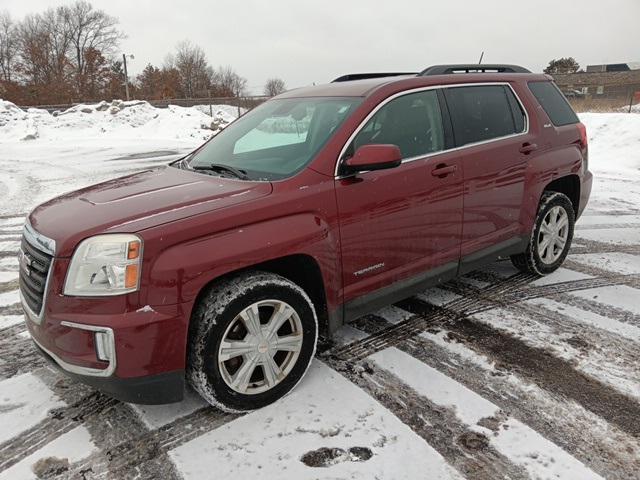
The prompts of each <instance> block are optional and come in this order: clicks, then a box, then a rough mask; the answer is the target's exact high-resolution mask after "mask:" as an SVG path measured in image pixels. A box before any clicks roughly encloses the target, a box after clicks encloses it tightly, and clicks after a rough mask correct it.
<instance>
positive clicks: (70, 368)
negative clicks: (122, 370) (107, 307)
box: [31, 322, 116, 377]
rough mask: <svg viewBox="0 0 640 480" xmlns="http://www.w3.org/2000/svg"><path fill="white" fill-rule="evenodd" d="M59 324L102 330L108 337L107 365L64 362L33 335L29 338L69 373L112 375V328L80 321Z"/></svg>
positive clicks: (114, 357) (99, 375)
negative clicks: (88, 365)
mask: <svg viewBox="0 0 640 480" xmlns="http://www.w3.org/2000/svg"><path fill="white" fill-rule="evenodd" d="M60 325H63V326H65V327H71V328H78V329H81V330H89V331H91V332H102V333H104V334H106V336H107V339H108V344H107V346H108V352H107V354H108V355H109V357H110V358H109V365H108V366H107V368H105V369H99V368H90V367H82V366H80V365H74V364H73V363H69V362H65V361H64V360H62V359H61V358H60V357H58V356H57V355H56V354H55V353H53V352H52V351H50V350H48V349H46V348H45V347H43V346H42V345H41V344H40V342H38V341H37V340H36V339H35V338H33V336H32V337H31V338H32V340H33V341H34V342H35V343H36V345H38V347H40V348H41V349H42V350H43V351H44V352H45V353H46V354H47V355H49V356H50V357H51V358H52V359H53V360H54V361H55V362H56V363H57V364H58V365H59V366H60V368H62V369H63V370H65V371H67V372H69V373H74V374H77V375H87V376H90V377H110V376H111V375H113V372H115V370H116V344H115V337H114V335H113V330H112V329H110V328H108V327H96V326H93V325H84V324H81V323H74V322H60Z"/></svg>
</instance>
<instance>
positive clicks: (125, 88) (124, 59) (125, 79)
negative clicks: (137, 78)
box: [122, 53, 129, 102]
mask: <svg viewBox="0 0 640 480" xmlns="http://www.w3.org/2000/svg"><path fill="white" fill-rule="evenodd" d="M122 61H123V62H124V90H125V92H127V102H128V101H129V75H127V56H126V55H125V54H124V53H123V54H122Z"/></svg>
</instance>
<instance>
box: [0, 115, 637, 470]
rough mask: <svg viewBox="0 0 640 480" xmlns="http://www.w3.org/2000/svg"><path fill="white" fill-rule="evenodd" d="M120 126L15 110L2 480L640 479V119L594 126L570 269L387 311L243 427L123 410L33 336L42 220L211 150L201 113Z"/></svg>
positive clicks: (8, 176) (203, 410)
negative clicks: (25, 304)
mask: <svg viewBox="0 0 640 480" xmlns="http://www.w3.org/2000/svg"><path fill="white" fill-rule="evenodd" d="M116 107H117V108H121V106H120V107H118V106H116ZM2 108H5V110H6V112H4V113H3V111H2ZM83 108H85V109H87V110H91V112H90V113H87V112H83V111H82V109H83ZM111 108H113V106H112V105H108V106H107V108H106V109H105V108H104V106H94V107H87V106H83V107H79V108H76V109H75V110H74V111H72V112H69V113H66V114H64V115H61V116H60V115H59V116H58V117H52V116H48V117H47V116H46V115H48V114H46V115H45V114H44V113H42V112H35V113H27V114H24V113H20V112H18V111H14V110H13V109H12V108H11V106H9V107H7V105H6V103H4V104H2V103H0V198H2V203H1V204H0V426H1V427H2V428H0V478H7V479H12V480H13V479H21V478H37V477H38V476H40V477H42V478H86V479H89V478H98V477H107V478H118V479H119V478H144V479H147V478H163V479H173V478H184V479H196V478H197V479H200V478H230V477H231V475H235V476H236V478H250V477H253V476H256V475H259V476H260V477H262V478H280V479H302V478H305V479H306V478H314V479H315V478H321V479H343V478H354V479H376V478H377V479H394V480H396V479H418V478H429V479H460V478H468V479H487V480H488V479H491V480H493V479H507V478H509V479H525V478H532V479H576V480H584V479H596V478H608V479H633V478H640V475H639V474H638V472H640V115H635V114H583V115H581V118H582V120H583V121H584V122H585V123H586V125H587V128H588V131H589V138H590V143H589V148H590V162H591V163H590V166H591V169H592V170H593V172H594V175H595V183H594V190H593V194H592V198H591V202H590V204H589V206H588V208H587V211H586V212H585V215H584V216H583V217H582V218H581V219H580V221H579V223H578V225H577V228H576V238H575V241H574V246H573V249H572V252H571V254H570V256H569V257H568V259H567V262H566V264H565V267H564V268H562V269H560V270H559V271H558V272H556V273H554V274H553V275H551V276H549V277H545V278H543V279H532V278H530V277H528V276H526V275H522V274H517V273H516V271H515V270H514V269H513V268H512V267H511V265H510V264H509V263H508V262H496V263H495V264H494V265H492V266H490V267H488V268H485V269H483V270H481V271H477V272H473V273H471V274H469V275H467V276H466V277H464V278H462V279H460V280H458V281H454V282H450V283H448V284H446V285H444V286H442V287H441V288H435V289H431V290H429V291H426V292H424V293H422V294H420V295H417V296H415V297H413V298H411V299H408V300H406V301H403V302H400V303H399V304H397V305H394V306H390V307H387V308H384V309H382V310H380V311H379V312H377V313H376V314H375V315H369V316H367V317H364V318H362V319H360V320H358V321H357V322H355V323H353V324H351V325H348V326H345V327H344V328H342V329H341V331H340V332H339V333H338V335H337V338H336V339H335V342H334V343H333V344H331V345H323V348H322V349H321V350H322V351H321V353H319V355H318V358H317V359H316V360H315V361H314V365H313V366H312V368H311V369H310V371H309V374H308V375H307V377H306V378H305V379H304V380H303V382H302V383H301V384H300V386H299V387H298V388H297V389H296V390H295V391H294V392H293V393H292V394H291V395H289V396H288V397H286V398H285V399H284V400H282V401H280V402H278V403H276V404H274V405H272V406H270V407H267V408H265V409H262V410H260V411H257V412H253V413H250V414H247V415H230V414H225V413H222V412H219V411H217V410H215V409H213V408H208V407H207V406H206V405H205V404H204V403H203V402H202V401H201V400H200V399H199V398H198V397H197V396H196V395H195V394H192V393H190V394H189V395H188V396H187V398H186V399H185V400H184V401H183V402H181V403H179V404H174V405H168V406H142V405H127V404H121V403H119V402H116V401H113V400H111V399H109V398H108V397H106V396H104V395H102V394H99V393H96V392H95V391H93V390H92V389H90V388H88V387H85V386H82V385H79V384H76V383H74V382H72V381H70V380H68V379H66V378H65V377H63V376H61V375H59V374H58V373H56V372H54V371H52V370H50V369H49V368H48V367H46V366H45V364H44V362H43V361H42V359H41V358H40V357H39V356H38V354H37V353H36V352H35V350H34V348H33V346H32V343H31V341H30V340H29V338H28V336H27V335H25V327H24V326H23V320H22V316H21V310H20V306H19V303H18V294H17V276H18V274H17V269H18V266H17V261H16V256H15V255H16V251H17V249H18V244H19V240H20V231H21V225H22V222H23V221H24V216H25V214H26V213H27V212H28V211H29V210H30V209H31V208H33V206H35V205H36V204H38V203H40V202H42V201H44V200H46V199H48V198H51V197H52V196H55V195H58V194H60V193H62V192H65V191H68V190H71V189H75V188H79V187H82V186H85V185H89V184H92V183H95V182H98V181H102V180H105V179H107V178H112V177H115V176H119V175H123V174H126V173H130V172H134V171H137V170H141V169H144V168H148V167H151V166H156V165H161V164H163V163H166V162H168V161H170V160H171V159H174V158H177V157H178V156H179V155H182V154H184V153H185V152H188V151H190V150H191V149H193V148H194V147H195V146H197V145H198V144H199V143H200V142H201V141H202V140H203V138H205V137H207V136H208V135H211V134H212V133H213V130H211V129H210V125H209V127H206V128H202V122H203V121H204V119H208V121H209V122H211V120H212V119H211V117H209V116H208V115H204V114H201V112H199V111H197V109H180V108H179V107H175V108H174V109H166V110H160V111H156V112H154V110H156V109H150V108H149V107H148V106H146V105H144V104H139V105H133V104H132V105H128V106H125V108H123V109H122V108H121V109H120V111H118V112H116V113H113V114H112V113H109V109H111ZM229 113H230V112H229V111H227V114H229ZM123 114H124V115H123ZM200 115H203V116H202V117H201V116H200ZM221 116H222V114H221ZM228 120H231V118H229V117H228V116H227V117H226V120H225V121H228ZM31 134H33V135H32V137H33V139H31V140H22V139H23V138H26V137H28V136H29V135H31ZM29 138H31V137H29Z"/></svg>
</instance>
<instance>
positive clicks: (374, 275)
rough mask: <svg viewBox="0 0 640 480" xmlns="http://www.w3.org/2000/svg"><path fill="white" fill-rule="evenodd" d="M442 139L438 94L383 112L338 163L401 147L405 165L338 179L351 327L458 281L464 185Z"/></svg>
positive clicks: (401, 100)
mask: <svg viewBox="0 0 640 480" xmlns="http://www.w3.org/2000/svg"><path fill="white" fill-rule="evenodd" d="M444 131H445V130H444V128H443V122H442V115H441V110H440V104H439V100H438V94H437V91H436V90H425V91H420V92H414V93H408V94H406V95H402V96H400V97H397V98H395V99H392V100H390V101H388V102H387V103H385V104H384V105H383V106H382V107H379V109H378V110H377V111H376V113H375V114H374V115H373V116H372V117H371V118H370V119H369V120H368V121H367V123H366V124H365V125H364V126H363V127H362V128H361V129H360V130H359V132H358V134H357V135H356V136H355V138H354V139H353V141H352V143H351V144H350V145H349V146H348V147H347V149H346V153H345V155H344V156H343V158H342V159H340V161H344V160H345V159H346V158H348V157H349V156H351V155H353V154H354V152H355V150H356V149H357V148H358V147H359V146H362V145H366V144H393V145H397V146H398V147H399V148H400V150H401V152H402V157H403V161H402V163H401V165H400V166H398V167H396V168H391V169H387V170H377V171H369V172H362V173H359V174H356V175H352V176H348V177H340V176H339V177H338V178H337V179H336V195H337V202H338V210H339V218H340V238H341V247H342V270H343V285H344V291H343V296H344V300H343V301H344V303H345V314H346V317H347V319H349V318H354V317H357V316H359V315H362V314H364V313H367V312H368V311H372V309H373V308H374V307H375V308H377V307H379V306H382V305H385V304H386V303H388V302H389V301H395V300H397V299H399V298H402V296H401V294H402V293H403V289H411V288H415V287H419V285H420V284H421V283H422V282H423V281H424V280H426V279H429V278H431V277H437V276H438V275H440V278H443V279H444V278H450V277H451V276H452V275H455V273H456V271H457V267H458V259H459V255H460V241H461V231H462V186H463V184H462V171H461V162H460V159H459V158H458V155H457V154H456V152H451V151H450V152H444V150H445V148H446V145H445V133H444ZM397 294H398V295H400V296H399V297H398V298H396V297H397ZM410 294H411V293H409V295H410ZM405 296H407V295H405Z"/></svg>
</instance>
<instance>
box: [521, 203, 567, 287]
mask: <svg viewBox="0 0 640 480" xmlns="http://www.w3.org/2000/svg"><path fill="white" fill-rule="evenodd" d="M574 225H575V212H574V210H573V204H572V203H571V200H569V197H567V196H566V195H565V194H563V193H559V192H545V193H544V194H543V195H542V198H541V199H540V205H539V207H538V214H537V215H536V220H535V222H534V225H533V231H532V233H531V238H530V239H529V244H528V245H527V249H526V251H525V252H524V253H519V254H517V255H512V256H511V262H512V263H513V265H514V266H515V267H516V268H517V269H518V270H520V271H523V272H529V273H533V274H534V275H540V276H542V275H548V274H549V273H551V272H554V271H555V270H557V269H558V268H559V267H560V265H562V263H563V262H564V260H565V258H566V257H567V254H568V253H569V248H570V247H571V241H572V240H573V228H574Z"/></svg>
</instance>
